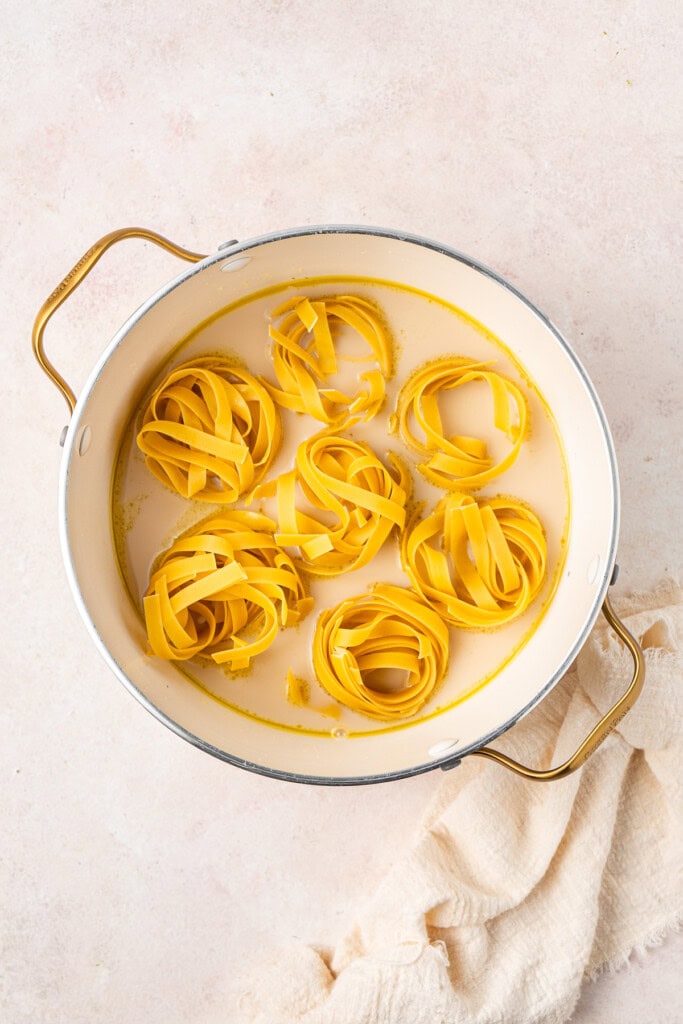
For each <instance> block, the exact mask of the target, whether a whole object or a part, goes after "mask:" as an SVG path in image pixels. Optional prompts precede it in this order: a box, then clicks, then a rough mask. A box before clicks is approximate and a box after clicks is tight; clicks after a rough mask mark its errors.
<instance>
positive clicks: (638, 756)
mask: <svg viewBox="0 0 683 1024" xmlns="http://www.w3.org/2000/svg"><path fill="white" fill-rule="evenodd" d="M614 603H615V609H616V611H617V613H618V614H620V616H621V617H624V619H625V622H626V625H627V626H628V628H629V629H630V630H631V632H632V633H634V634H635V635H636V636H638V637H639V638H641V640H642V644H643V646H644V648H645V656H646V661H647V674H646V679H645V687H644V690H643V693H642V695H641V697H640V698H639V700H638V702H637V703H636V705H635V707H634V708H633V710H632V711H631V712H630V713H629V714H628V715H627V716H626V718H624V719H623V721H622V722H621V723H620V725H619V729H618V732H615V733H612V735H611V736H610V737H609V738H608V739H607V740H606V742H605V743H604V744H603V745H602V747H600V748H599V750H598V751H597V752H596V753H595V754H594V755H593V757H592V758H591V759H590V760H589V761H588V762H587V763H586V764H585V765H584V767H583V768H582V769H580V771H578V772H576V773H574V774H573V775H571V776H569V777H568V778H566V779H564V780H562V781H559V782H548V783H542V782H530V781H526V780H524V779H521V778H519V777H517V776H514V775H512V774H511V773H510V772H508V771H507V770H506V769H504V768H501V767H499V766H498V765H494V764H490V763H488V762H485V761H484V760H483V759H480V758H475V757H472V758H466V759H465V760H464V761H463V763H462V765H461V767H459V768H457V769H455V770H453V771H451V772H449V773H448V774H447V775H446V776H444V779H443V783H442V785H441V787H440V788H439V791H438V793H437V795H436V798H435V800H434V802H433V804H432V806H431V807H430V808H429V810H428V812H427V815H426V820H425V822H424V825H423V829H422V831H421V832H420V834H419V835H418V837H417V839H416V841H415V844H414V845H413V847H412V849H410V850H408V851H407V852H406V854H405V856H403V857H402V859H400V860H399V861H398V862H397V863H396V864H395V866H394V867H393V868H392V870H391V871H390V872H389V874H388V875H387V876H386V878H385V879H384V881H383V882H382V883H381V884H380V886H379V888H378V890H377V892H376V893H375V895H374V897H373V898H372V899H371V901H370V902H369V904H368V905H367V906H366V907H365V908H364V909H363V910H362V912H361V913H360V915H359V916H358V920H357V922H356V924H355V925H354V927H353V928H352V930H351V932H350V934H349V935H347V937H346V938H345V939H344V941H343V942H342V943H341V945H340V946H339V948H338V949H337V950H336V951H335V953H334V956H333V958H332V960H331V963H328V962H327V961H326V960H324V959H323V957H322V956H321V955H320V954H319V953H317V952H316V951H315V950H313V949H310V948H308V947H296V948H293V949H291V950H285V951H283V952H281V953H279V954H278V955H277V956H276V957H274V958H273V959H272V960H271V962H270V963H269V964H267V963H261V964H259V965H258V968H257V969H256V970H255V972H254V974H253V975H252V976H251V978H250V980H249V982H248V983H247V984H245V986H244V987H243V989H242V992H241V996H240V999H239V1011H238V1014H239V1016H238V1018H237V1019H239V1020H240V1021H244V1022H251V1024H294V1022H300V1024H441V1022H443V1024H460V1022H467V1024H493V1022H497V1024H513V1022H520V1024H522V1022H523V1024H559V1022H562V1021H566V1020H568V1019H569V1017H570V1016H571V1013H572V1010H573V1008H574V1006H575V1004H576V1001H577V999H578V995H579V990H580V987H581V983H582V980H583V979H584V978H585V977H586V976H595V975H596V974H598V973H600V971H601V970H603V969H605V968H616V967H618V966H620V965H622V964H623V963H625V962H626V960H627V959H628V957H629V955H630V953H631V952H632V951H633V950H634V949H640V948H644V947H647V946H648V945H652V944H653V943H656V942H657V941H659V940H661V937H662V936H663V935H664V934H665V933H666V931H667V930H668V929H670V928H674V927H677V926H678V925H679V923H680V920H681V830H680V826H681V789H682V786H681V746H682V745H681V732H682V720H681V704H682V703H683V701H682V698H681V650H680V638H681V637H682V636H683V603H682V596H681V591H680V589H679V588H677V587H675V586H674V585H673V584H672V583H670V582H668V581H667V582H666V583H664V584H662V585H661V586H660V587H658V588H657V589H656V590H655V591H654V592H652V593H650V594H647V595H641V596H640V597H634V598H631V599H626V600H625V599H623V598H621V599H617V600H615V602H614ZM631 672H632V662H631V658H630V656H629V655H628V654H627V652H626V651H625V650H624V649H623V647H622V646H621V644H620V643H619V641H618V640H617V639H616V638H615V637H614V635H613V634H612V633H611V631H610V630H609V628H608V627H607V625H606V623H604V622H603V623H602V624H601V625H598V626H597V627H596V628H595V630H594V631H593V633H592V635H591V637H590V639H589V641H588V643H587V644H586V646H585V647H584V649H583V650H582V652H581V654H580V655H579V657H578V659H577V661H576V663H575V664H574V666H573V667H572V669H571V670H570V671H569V673H568V674H567V676H566V677H565V678H564V679H563V680H562V681H561V682H560V683H559V684H558V686H557V687H555V689H554V690H553V692H552V693H551V694H550V695H549V696H548V697H547V698H546V699H545V700H544V701H542V702H541V704H540V705H539V707H537V708H536V709H535V710H534V711H533V712H532V713H531V714H530V715H528V716H527V718H525V719H524V721H523V722H521V723H519V724H518V725H517V726H515V728H514V729H513V730H511V731H510V733H508V734H506V736H505V737H504V738H501V739H500V740H499V742H498V744H497V746H498V747H499V748H500V749H504V750H505V751H506V753H508V754H511V755H512V756H513V757H516V758H518V759H520V760H521V761H523V762H527V763H529V764H532V765H539V766H540V765H541V763H544V764H550V763H557V762H559V761H561V760H564V759H565V758H566V757H567V756H569V754H571V753H572V752H573V750H574V749H575V747H576V746H577V745H578V741H580V739H581V738H582V737H583V736H584V735H586V734H587V733H588V731H589V730H590V727H591V726H592V725H593V724H594V723H595V721H596V720H597V717H598V714H599V713H600V712H602V711H605V710H607V708H608V707H609V706H610V704H611V703H613V700H614V698H615V697H616V696H617V695H618V693H619V692H621V690H623V689H624V688H625V686H626V684H627V682H628V680H629V679H630V677H631Z"/></svg>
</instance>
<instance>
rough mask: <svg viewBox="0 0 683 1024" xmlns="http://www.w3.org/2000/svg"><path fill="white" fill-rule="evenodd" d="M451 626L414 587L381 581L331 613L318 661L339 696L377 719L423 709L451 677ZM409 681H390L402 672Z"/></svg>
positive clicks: (318, 637)
mask: <svg viewBox="0 0 683 1024" xmlns="http://www.w3.org/2000/svg"><path fill="white" fill-rule="evenodd" d="M448 652H449V637H448V629H447V628H446V626H445V625H444V623H443V621H442V619H441V618H440V616H439V615H437V614H436V612H435V611H433V609H431V608H430V607H429V605H427V604H425V603H424V602H423V601H422V600H421V598H419V597H418V595H417V594H415V593H414V592H413V591H411V590H408V589H405V588H403V587H395V586H393V585H390V584H385V583H382V584H377V586H376V587H375V588H374V589H373V590H372V592H371V593H369V594H365V595H361V596H359V597H353V598H350V599H349V600H347V601H342V602H341V603H340V604H338V605H337V606H336V607H335V608H331V609H328V610H327V611H324V612H323V613H322V614H321V615H320V617H319V619H318V621H317V623H316V629H315V636H314V638H313V667H314V669H315V673H316V676H317V677H318V681H319V682H320V684H321V685H322V686H323V687H324V688H325V689H326V690H327V692H328V693H329V694H330V696H332V697H334V698H335V699H336V700H338V701H339V702H340V704H344V705H345V706H346V707H349V708H351V709H352V710H353V711H360V712H361V713H362V714H364V715H368V716H369V717H370V718H377V719H380V720H381V721H393V720H395V719H398V718H406V717H408V716H409V715H414V714H416V712H417V711H419V709H420V708H421V707H422V706H423V705H424V704H425V703H426V701H427V700H429V698H430V697H431V695H432V694H433V692H434V690H435V688H436V687H437V686H438V685H439V683H440V682H441V680H442V679H443V677H444V674H445V672H446V668H447V664H448ZM397 674H398V675H399V677H402V679H403V680H404V685H403V686H401V687H395V686H393V685H391V683H392V679H393V678H395V677H396V675H397Z"/></svg>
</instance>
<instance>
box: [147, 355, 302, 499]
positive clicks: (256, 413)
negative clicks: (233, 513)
mask: <svg viewBox="0 0 683 1024" xmlns="http://www.w3.org/2000/svg"><path fill="white" fill-rule="evenodd" d="M281 440H282V426H281V421H280V414H279V411H278V409H277V408H276V406H275V404H274V402H273V399H272V398H271V396H270V395H269V393H268V391H267V389H266V388H265V387H264V385H263V384H262V383H261V382H260V381H258V380H257V379H256V378H255V377H253V376H252V375H251V374H250V373H247V371H246V370H243V369H241V368H240V367H236V366H232V365H230V364H229V363H228V362H226V361H225V360H221V359H219V358H217V357H216V358H214V357H211V356H207V357H205V358H201V359H196V360H194V361H192V362H188V363H183V364H182V365H181V366H178V367H176V368H175V369H174V370H172V371H171V372H170V373H169V374H167V376H166V377H165V378H164V380H163V381H162V382H161V384H160V385H159V386H158V387H157V389H156V390H155V392H154V394H153V395H152V397H151V399H150V401H149V403H148V405H147V408H146V410H145V413H144V416H143V421H142V427H141V428H140V431H139V432H138V435H137V444H138V447H139V448H140V450H141V451H142V452H143V454H144V455H145V462H146V464H147V466H148V468H149V470H150V472H152V473H153V474H154V476H156V477H157V479H158V480H160V481H161V483H162V484H164V485H165V486H167V487H170V488H172V490H174V491H176V492H177V493H178V494H180V495H181V496H182V497H184V498H195V499H197V500H198V501H210V502H212V503H216V504H224V503H228V502H234V501H236V500H237V499H238V498H239V497H241V496H242V495H245V494H247V493H248V492H249V491H250V490H251V489H252V488H253V487H254V486H255V485H256V484H257V483H258V482H259V481H260V480H262V479H263V477H264V476H265V474H266V473H267V471H268V469H269V467H270V465H271V464H272V462H273V459H274V458H275V456H276V455H277V452H278V450H279V448H280V444H281Z"/></svg>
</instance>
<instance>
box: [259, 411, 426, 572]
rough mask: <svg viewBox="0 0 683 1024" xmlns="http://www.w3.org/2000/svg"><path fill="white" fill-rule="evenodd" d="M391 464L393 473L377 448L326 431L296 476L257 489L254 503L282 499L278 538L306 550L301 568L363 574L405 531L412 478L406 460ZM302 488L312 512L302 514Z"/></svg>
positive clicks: (299, 460) (308, 445)
mask: <svg viewBox="0 0 683 1024" xmlns="http://www.w3.org/2000/svg"><path fill="white" fill-rule="evenodd" d="M387 459H388V461H389V463H390V466H391V468H390V469H387V467H386V466H385V465H384V464H383V462H382V461H381V460H380V458H379V456H378V455H377V454H376V453H375V452H374V451H373V449H372V448H371V447H370V445H369V444H367V443H365V442H362V441H354V440H352V439H351V438H349V437H343V436H340V435H338V434H336V433H335V432H334V431H322V432H321V433H319V434H315V435H314V436H313V437H309V438H307V439H306V440H305V441H303V442H302V443H301V444H300V445H299V447H298V449H297V453H296V459H295V468H294V469H293V470H290V472H288V473H283V474H282V475H281V476H279V477H278V478H277V480H275V481H272V482H271V483H266V484H262V485H261V486H260V487H259V488H257V490H256V491H255V493H254V497H265V496H269V495H270V496H272V495H273V494H275V495H276V496H277V516H278V531H277V533H276V534H275V540H276V541H277V543H278V544H281V545H282V546H284V547H297V548H298V549H299V552H300V558H298V559H296V560H295V564H296V565H297V566H298V567H299V568H302V569H305V570H306V571H307V572H309V573H312V574H314V575H316V576H336V575H338V574H340V573H344V572H351V571H352V570H354V569H360V568H361V567H362V566H364V565H367V564H368V562H370V561H371V559H373V558H374V557H375V555H376V554H377V552H378V551H379V550H380V548H381V547H382V545H383V544H384V542H385V541H386V540H387V538H388V537H389V535H390V533H391V532H392V530H393V529H394V527H398V529H399V530H400V529H402V528H403V526H404V524H405V520H406V510H405V504H406V501H407V498H408V496H409V494H410V491H411V488H412V479H411V476H410V473H409V472H408V469H407V468H406V466H405V465H404V464H403V463H402V462H401V460H400V459H398V458H397V457H396V456H394V455H392V454H391V453H389V454H388V456H387ZM297 487H298V488H299V489H300V491H301V493H302V494H303V496H304V498H305V499H306V501H307V502H308V503H309V506H310V510H309V511H306V512H302V511H300V510H299V509H298V508H297V505H296V502H297ZM316 513H317V514H316ZM320 513H323V517H322V518H320ZM331 521H332V523H331Z"/></svg>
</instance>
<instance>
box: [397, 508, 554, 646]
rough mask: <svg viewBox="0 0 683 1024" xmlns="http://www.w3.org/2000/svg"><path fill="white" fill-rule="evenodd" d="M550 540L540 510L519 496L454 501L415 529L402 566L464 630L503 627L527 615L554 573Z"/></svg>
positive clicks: (405, 539) (406, 540) (404, 544)
mask: <svg viewBox="0 0 683 1024" xmlns="http://www.w3.org/2000/svg"><path fill="white" fill-rule="evenodd" d="M546 550H547V549H546V539H545V535H544V532H543V527H542V525H541V523H540V521H539V519H538V517H537V516H536V515H535V513H534V512H532V510H531V509H530V508H528V507H527V506H526V505H523V504H522V503H521V502H519V501H516V500H515V499H513V498H482V499H479V500H477V499H476V498H474V497H472V496H470V495H465V494H458V493H453V494H449V495H446V497H444V498H442V499H441V501H440V502H439V503H438V504H437V505H436V507H435V508H434V510H433V512H432V513H431V514H430V515H428V516H426V517H425V518H424V519H419V518H418V519H417V520H415V521H414V522H413V523H411V524H409V526H408V528H407V529H406V531H405V532H404V534H403V535H402V537H401V561H402V563H403V568H404V570H405V572H406V573H407V574H408V576H409V578H410V581H411V583H412V585H413V586H414V587H415V589H416V590H417V592H418V593H419V594H421V596H422V597H423V598H424V599H425V600H426V601H428V602H429V604H430V605H431V606H432V607H433V608H435V609H436V611H438V613H439V615H441V616H442V617H443V618H444V620H445V621H446V622H448V623H450V624H451V625H453V626H459V627H462V628H473V629H477V628H484V627H487V626H488V627H491V626H502V625H503V624H504V623H507V622H511V621H512V620H513V619H516V618H517V617H518V616H519V615H521V614H522V612H524V611H525V610H526V609H527V608H528V607H529V605H530V604H531V602H532V601H533V599H534V598H535V597H536V595H537V594H538V592H539V590H540V589H541V586H542V585H543V581H544V579H545V573H546Z"/></svg>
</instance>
